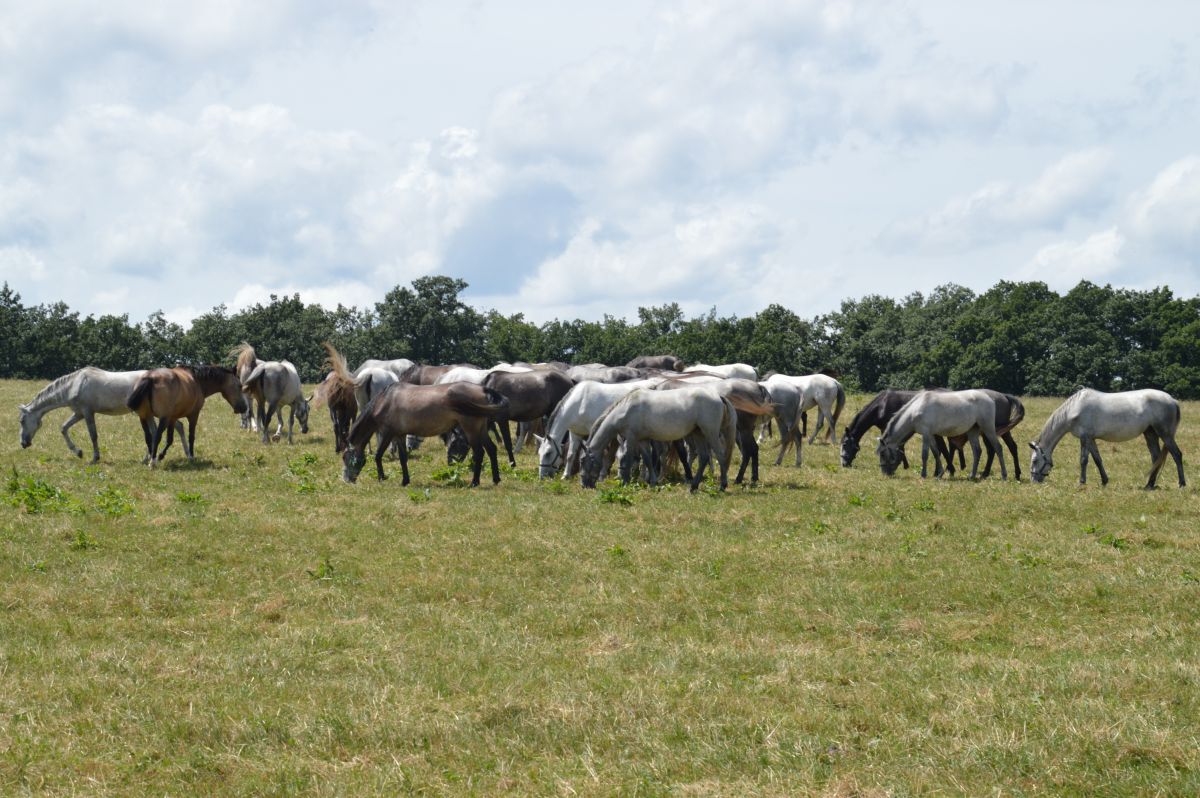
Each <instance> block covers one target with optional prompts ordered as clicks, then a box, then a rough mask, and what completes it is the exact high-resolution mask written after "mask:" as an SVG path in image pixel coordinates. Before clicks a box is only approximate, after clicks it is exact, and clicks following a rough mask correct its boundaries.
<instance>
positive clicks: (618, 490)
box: [596, 485, 633, 507]
mask: <svg viewBox="0 0 1200 798" xmlns="http://www.w3.org/2000/svg"><path fill="white" fill-rule="evenodd" d="M596 500H597V501H598V502H600V503H601V504H619V505H621V506H622V507H632V506H633V491H632V490H631V489H630V488H629V487H627V486H623V485H617V486H616V487H612V488H600V489H599V490H598V491H597V492H596Z"/></svg>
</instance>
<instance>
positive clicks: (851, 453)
mask: <svg viewBox="0 0 1200 798" xmlns="http://www.w3.org/2000/svg"><path fill="white" fill-rule="evenodd" d="M858 450H859V444H858V441H857V440H855V439H854V438H851V437H850V428H849V427H846V431H845V432H843V433H842V468H849V467H850V466H851V465H852V464H853V463H854V458H855V457H857V456H858Z"/></svg>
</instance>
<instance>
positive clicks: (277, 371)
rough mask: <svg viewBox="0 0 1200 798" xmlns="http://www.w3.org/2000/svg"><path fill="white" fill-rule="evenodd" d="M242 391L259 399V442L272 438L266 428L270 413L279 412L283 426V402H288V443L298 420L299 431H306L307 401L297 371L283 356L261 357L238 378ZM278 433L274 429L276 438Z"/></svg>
mask: <svg viewBox="0 0 1200 798" xmlns="http://www.w3.org/2000/svg"><path fill="white" fill-rule="evenodd" d="M241 382H242V393H244V394H246V395H247V396H249V397H251V398H252V399H253V400H254V401H256V402H258V427H259V429H260V430H261V431H262V442H263V443H267V442H269V441H270V440H271V438H270V433H269V432H268V430H269V429H270V426H271V417H272V416H274V415H275V413H276V412H277V411H278V412H279V428H280V430H282V429H283V411H282V409H281V406H282V405H287V406H288V444H291V442H292V430H293V427H294V425H295V422H296V421H297V420H299V422H300V432H301V434H303V435H307V434H308V403H309V401H310V400H311V398H312V397H308V398H305V396H304V391H303V389H302V388H301V385H300V374H299V373H298V372H297V371H296V367H295V366H293V365H292V364H291V363H290V362H288V361H286V360H267V361H264V360H260V361H259V362H258V365H257V366H255V367H254V370H253V371H251V372H250V374H249V375H248V376H246V377H242V378H241ZM279 437H280V433H279V431H278V430H277V431H276V432H275V440H279Z"/></svg>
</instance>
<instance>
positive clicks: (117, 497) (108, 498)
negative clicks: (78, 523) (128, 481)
mask: <svg viewBox="0 0 1200 798" xmlns="http://www.w3.org/2000/svg"><path fill="white" fill-rule="evenodd" d="M96 509H97V510H99V511H100V512H102V513H104V514H106V515H111V516H121V515H126V514H128V513H132V512H133V500H132V499H130V498H129V496H128V495H126V493H125V492H124V491H122V490H121V489H120V488H114V487H112V486H111V485H110V486H108V487H105V488H103V489H101V490H98V491H96Z"/></svg>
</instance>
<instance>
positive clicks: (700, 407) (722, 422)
mask: <svg viewBox="0 0 1200 798" xmlns="http://www.w3.org/2000/svg"><path fill="white" fill-rule="evenodd" d="M693 433H697V440H696V442H697V443H698V444H699V450H700V465H699V467H698V468H697V470H696V474H695V477H694V478H693V479H692V483H691V490H692V492H695V491H696V489H697V488H699V487H700V481H701V479H703V477H704V469H705V468H706V467H707V466H708V465H709V462H710V459H711V457H712V456H713V455H715V456H716V458H717V464H718V466H719V468H720V486H721V490H725V488H726V487H727V486H728V485H729V460H730V456H731V455H732V453H733V444H734V438H735V437H736V435H737V411H736V410H735V409H734V406H733V403H732V402H731V401H730V400H729V399H726V398H725V397H722V396H720V395H719V394H718V393H717V392H716V391H715V390H713V389H712V388H711V387H709V386H705V385H696V386H690V387H688V388H682V389H679V390H674V391H647V390H642V389H639V390H634V391H631V392H630V393H629V394H628V395H626V396H625V398H623V399H621V400H620V401H618V402H617V403H616V404H614V405H613V406H612V407H610V408H609V409H608V410H606V411H605V412H604V413H603V414H602V415H601V416H600V418H599V419H597V420H596V423H595V424H593V425H592V429H591V432H590V434H589V435H588V440H587V443H586V444H585V445H584V447H583V457H582V459H581V467H580V482H581V484H582V485H583V487H585V488H594V487H596V480H597V478H598V477H599V475H600V455H601V453H603V452H604V450H605V449H606V448H608V445H609V444H610V443H611V442H612V441H613V440H614V439H615V438H616V437H617V436H620V437H622V438H624V439H625V443H626V454H625V456H624V457H622V458H621V464H620V475H621V482H622V483H623V484H627V483H628V482H629V479H630V472H631V470H632V466H633V459H634V457H635V456H636V454H637V453H638V452H639V451H640V450H641V444H642V442H643V441H647V440H654V441H663V442H673V441H678V440H682V439H684V438H687V437H688V436H690V435H692V434H693ZM651 479H652V483H656V482H657V478H656V476H655V475H652V476H651Z"/></svg>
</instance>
